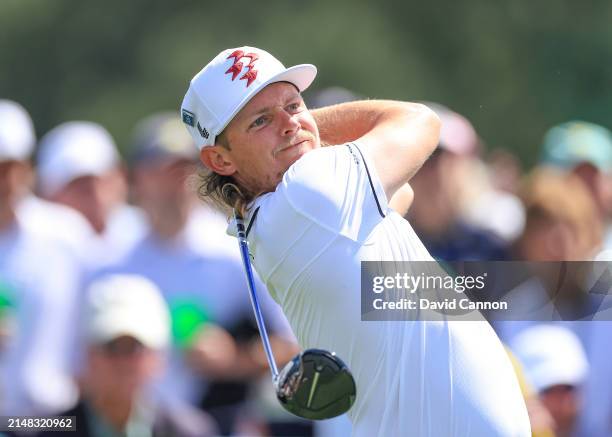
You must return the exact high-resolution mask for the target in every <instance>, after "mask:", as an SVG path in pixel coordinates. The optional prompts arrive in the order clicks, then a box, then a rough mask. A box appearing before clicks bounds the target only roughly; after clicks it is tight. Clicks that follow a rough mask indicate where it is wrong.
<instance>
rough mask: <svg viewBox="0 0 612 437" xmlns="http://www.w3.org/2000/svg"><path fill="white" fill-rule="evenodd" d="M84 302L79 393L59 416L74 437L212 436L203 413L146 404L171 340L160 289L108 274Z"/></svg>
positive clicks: (133, 277)
mask: <svg viewBox="0 0 612 437" xmlns="http://www.w3.org/2000/svg"><path fill="white" fill-rule="evenodd" d="M86 302H87V303H86V305H85V313H86V316H87V317H86V318H85V323H84V325H85V326H84V331H85V334H86V336H87V341H86V343H87V358H86V360H85V361H86V363H85V367H84V370H83V372H82V376H81V384H80V385H81V394H80V398H79V402H78V403H77V404H76V406H74V407H73V408H72V409H70V410H68V411H65V412H64V413H61V414H60V415H62V416H75V422H76V431H77V433H76V435H79V436H83V437H87V436H92V437H96V436H105V437H112V436H151V437H156V436H159V437H162V436H175V437H205V436H211V435H215V426H214V423H213V422H212V421H211V419H210V418H209V417H208V416H206V415H205V414H204V413H202V412H199V411H197V410H195V409H193V408H190V407H188V406H186V405H183V404H178V403H173V404H162V403H160V402H156V401H152V399H153V397H152V396H151V394H150V393H148V392H147V388H148V386H149V385H150V383H151V381H152V380H154V378H155V377H156V376H157V375H159V373H160V371H161V370H162V368H163V363H164V350H165V348H166V347H167V346H168V341H169V339H170V314H169V312H168V308H167V306H166V304H165V302H164V300H163V298H162V296H161V293H160V291H159V289H157V287H156V286H155V285H154V284H153V283H151V282H150V281H149V280H147V279H145V278H143V277H140V276H137V275H109V276H105V277H102V278H99V279H97V280H96V281H94V282H93V283H92V284H91V285H90V287H89V288H88V291H87V299H86ZM42 435H65V433H63V432H48V433H42Z"/></svg>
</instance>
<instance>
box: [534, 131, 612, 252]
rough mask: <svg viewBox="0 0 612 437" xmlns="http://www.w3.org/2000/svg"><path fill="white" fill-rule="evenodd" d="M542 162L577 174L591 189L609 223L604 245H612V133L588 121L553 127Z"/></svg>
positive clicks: (598, 206) (599, 215)
mask: <svg viewBox="0 0 612 437" xmlns="http://www.w3.org/2000/svg"><path fill="white" fill-rule="evenodd" d="M541 161H542V163H543V164H545V165H549V166H553V167H556V168H559V169H562V170H564V171H567V172H569V173H572V174H574V175H575V176H577V177H578V178H579V179H581V180H582V182H583V183H584V184H585V186H586V187H587V188H588V190H589V192H590V194H591V196H592V198H593V201H594V202H595V204H596V205H597V208H598V209H597V216H598V217H599V218H600V219H601V220H602V221H603V223H604V225H605V233H604V245H605V247H606V248H612V226H611V225H610V219H611V215H612V174H611V171H612V134H611V133H610V131H609V130H608V129H606V128H605V127H603V126H599V125H596V124H593V123H587V122H584V121H570V122H567V123H562V124H559V125H557V126H553V127H552V128H551V129H550V130H549V131H548V132H547V133H546V135H545V137H544V142H543V145H542V158H541Z"/></svg>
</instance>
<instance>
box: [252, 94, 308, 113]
mask: <svg viewBox="0 0 612 437" xmlns="http://www.w3.org/2000/svg"><path fill="white" fill-rule="evenodd" d="M296 97H300V93H298V92H296V93H295V94H294V95H292V96H290V97H289V98H287V99H286V100H285V102H284V104H287V103H289V102H290V101H291V100H293V99H295V98H296ZM271 108H272V107H271V106H266V107H265V108H261V109H260V110H259V111H256V112H253V113H252V114H249V115H247V116H246V117H245V118H247V119H250V118H252V117H255V116H257V115H261V114H265V113H266V112H269V111H270V109H271Z"/></svg>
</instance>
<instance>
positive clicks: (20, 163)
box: [0, 100, 93, 259]
mask: <svg viewBox="0 0 612 437" xmlns="http://www.w3.org/2000/svg"><path fill="white" fill-rule="evenodd" d="M35 143H36V137H35V134H34V126H33V124H32V120H31V119H30V116H29V114H28V113H27V111H26V110H25V108H23V106H21V105H20V104H18V103H16V102H13V101H11V100H0V161H2V166H3V169H2V170H3V171H2V175H3V176H4V177H6V178H7V179H6V180H7V181H9V180H10V181H11V186H12V188H11V190H10V194H9V193H8V191H5V193H4V195H3V196H6V198H5V199H3V201H2V203H1V204H0V228H1V227H2V225H3V224H4V225H6V223H8V222H11V221H12V220H13V219H15V220H18V221H19V223H20V226H22V227H24V228H27V229H29V230H31V231H33V232H36V233H38V234H44V235H45V236H46V237H49V238H51V239H52V240H54V241H55V242H57V243H58V244H59V245H60V246H61V247H62V248H64V249H65V250H66V251H67V252H68V253H69V254H70V255H71V256H73V257H74V258H75V259H78V258H79V257H81V256H82V247H83V243H84V241H86V240H87V239H89V238H90V237H91V236H92V235H93V233H92V229H91V228H90V226H89V225H88V223H87V222H86V221H85V220H84V219H83V217H81V215H80V214H78V213H76V212H74V211H73V210H72V209H70V208H68V207H65V206H63V205H57V204H55V203H52V202H47V201H44V200H43V199H41V198H39V197H37V196H34V194H33V193H32V191H31V190H32V185H33V182H34V178H35V176H34V174H33V170H32V166H31V163H30V158H31V155H32V152H33V150H34V145H35ZM6 187H8V185H7V186H6Z"/></svg>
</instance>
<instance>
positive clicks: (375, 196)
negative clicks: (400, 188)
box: [349, 143, 385, 218]
mask: <svg viewBox="0 0 612 437" xmlns="http://www.w3.org/2000/svg"><path fill="white" fill-rule="evenodd" d="M353 145H354V146H355V148H356V149H357V151H358V152H359V154H360V155H361V160H362V161H363V165H364V166H365V169H366V174H367V175H368V181H370V188H372V194H373V195H374V200H375V201H376V206H377V207H378V212H379V213H380V216H381V217H382V218H385V214H384V213H383V210H382V208H381V207H380V202H379V201H378V196H377V195H376V190H375V189H374V183H373V182H372V176H370V170H369V169H368V164H367V163H366V160H365V158H364V156H363V153H361V150H360V149H359V147H358V146H357V144H354V143H353ZM349 147H350V145H349Z"/></svg>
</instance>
